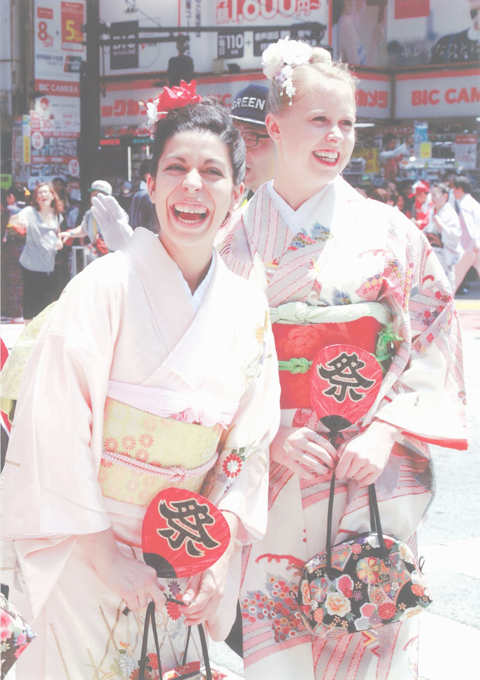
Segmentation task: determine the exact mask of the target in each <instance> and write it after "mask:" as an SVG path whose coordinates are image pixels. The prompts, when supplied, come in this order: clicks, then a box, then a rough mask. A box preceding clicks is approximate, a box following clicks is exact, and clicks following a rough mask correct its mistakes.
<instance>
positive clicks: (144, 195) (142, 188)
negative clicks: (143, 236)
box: [129, 160, 158, 233]
mask: <svg viewBox="0 0 480 680" xmlns="http://www.w3.org/2000/svg"><path fill="white" fill-rule="evenodd" d="M149 175H150V161H148V160H145V161H142V164H141V165H140V176H141V178H142V179H141V180H140V185H139V187H138V191H137V192H136V193H135V194H134V195H133V198H132V204H131V206H130V213H129V224H130V226H131V227H132V229H136V228H137V227H145V229H150V231H153V232H154V233H158V221H157V216H156V214H155V208H154V207H153V203H152V201H151V200H150V194H149V193H148V186H147V180H148V176H149Z"/></svg>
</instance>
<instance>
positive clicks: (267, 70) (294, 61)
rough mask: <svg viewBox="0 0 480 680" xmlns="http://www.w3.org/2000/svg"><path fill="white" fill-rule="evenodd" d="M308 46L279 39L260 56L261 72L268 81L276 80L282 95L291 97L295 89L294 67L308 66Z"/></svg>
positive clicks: (310, 52)
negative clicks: (280, 86)
mask: <svg viewBox="0 0 480 680" xmlns="http://www.w3.org/2000/svg"><path fill="white" fill-rule="evenodd" d="M312 51H313V50H312V48H311V47H310V45H308V44H307V43H304V42H300V41H299V40H289V39H288V38H281V39H280V40H278V41H277V42H276V43H273V44H272V45H269V46H268V47H267V49H266V50H264V52H263V54H262V67H263V72H264V74H265V75H266V77H267V78H268V79H269V80H273V79H274V78H278V79H279V81H280V83H281V85H282V93H283V92H285V93H286V94H287V96H288V97H290V106H291V105H292V97H293V95H294V94H295V92H296V88H295V87H294V85H293V82H292V76H293V69H294V67H295V66H301V65H303V64H308V62H309V61H310V58H311V56H312Z"/></svg>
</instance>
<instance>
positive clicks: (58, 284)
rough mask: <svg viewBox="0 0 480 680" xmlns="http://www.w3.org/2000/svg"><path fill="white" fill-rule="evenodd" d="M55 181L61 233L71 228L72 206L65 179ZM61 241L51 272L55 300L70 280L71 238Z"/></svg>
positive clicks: (58, 178)
mask: <svg viewBox="0 0 480 680" xmlns="http://www.w3.org/2000/svg"><path fill="white" fill-rule="evenodd" d="M55 182H57V186H58V187H59V188H60V191H61V193H60V195H59V199H58V209H59V212H60V214H61V215H62V217H63V219H62V222H61V224H60V232H61V233H63V232H65V231H68V230H69V229H70V228H71V222H72V220H71V219H70V220H69V217H70V212H71V210H72V207H71V205H70V202H69V200H68V193H67V182H65V180H63V179H62V178H61V177H57V178H56V179H54V180H53V183H54V186H55ZM75 212H76V211H74V214H75ZM74 227H75V224H73V227H72V228H74ZM62 241H63V248H61V249H60V250H59V251H57V254H56V256H55V268H54V272H53V277H54V284H53V285H54V298H55V300H58V298H59V297H60V295H61V293H62V290H63V289H64V288H65V286H66V285H67V283H68V282H69V281H70V255H71V253H72V245H73V239H72V238H67V239H65V238H62Z"/></svg>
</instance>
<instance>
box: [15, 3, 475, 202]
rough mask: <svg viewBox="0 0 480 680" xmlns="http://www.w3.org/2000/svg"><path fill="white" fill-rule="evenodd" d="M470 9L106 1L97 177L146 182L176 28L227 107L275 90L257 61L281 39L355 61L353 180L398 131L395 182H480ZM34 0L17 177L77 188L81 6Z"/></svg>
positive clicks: (199, 75) (377, 178)
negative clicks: (154, 110) (27, 103)
mask: <svg viewBox="0 0 480 680" xmlns="http://www.w3.org/2000/svg"><path fill="white" fill-rule="evenodd" d="M475 1H476V0H475ZM472 2H473V4H475V2H474V0H457V2H456V3H455V4H456V7H455V12H452V6H451V0H368V2H367V1H366V0H365V1H363V0H358V1H356V2H343V0H213V1H212V0H163V1H162V2H161V3H159V2H158V0H141V3H140V2H138V3H135V2H133V1H130V0H129V1H128V2H127V1H126V0H125V1H123V2H121V1H120V0H119V1H118V2H111V0H99V5H100V20H101V22H103V23H104V26H105V31H106V33H105V35H104V38H105V40H104V43H103V44H102V46H101V48H100V81H101V98H100V131H101V139H100V149H101V151H100V161H99V166H98V174H99V177H101V178H102V179H106V180H108V181H110V182H111V183H112V184H113V186H114V190H115V191H116V193H119V191H120V187H121V186H122V184H123V182H124V181H125V180H127V181H130V182H131V183H132V184H133V188H135V187H136V186H137V185H138V182H139V180H140V179H141V178H140V177H139V167H140V163H141V162H142V161H143V160H144V159H146V158H148V157H149V156H150V154H151V138H150V130H149V129H148V128H147V126H146V119H147V116H146V104H147V103H148V102H150V101H153V100H154V99H155V97H156V96H158V94H159V92H160V91H161V89H162V87H163V86H164V85H166V84H168V82H169V80H168V70H169V62H170V61H171V59H172V58H175V57H178V55H179V51H178V49H177V44H176V43H177V40H178V35H179V34H180V33H182V32H181V31H179V30H175V29H178V28H179V27H181V28H183V29H184V30H183V33H182V35H183V38H184V43H185V50H184V52H185V55H186V56H190V57H191V59H192V60H193V67H194V72H195V78H196V81H197V89H198V91H199V92H200V93H201V94H204V95H207V94H214V95H218V96H220V97H221V98H222V99H223V101H224V102H225V103H226V104H227V105H229V104H230V103H231V101H232V98H233V97H234V96H235V94H236V93H237V92H238V91H239V90H241V89H242V88H244V87H246V86H247V85H248V83H250V82H257V83H258V82H260V83H262V82H264V83H265V85H268V83H267V81H266V80H265V78H264V76H263V73H262V71H261V54H262V51H263V49H264V48H265V47H266V46H267V45H268V44H269V43H270V42H274V41H276V40H278V39H279V38H284V37H291V38H302V39H304V40H307V41H308V42H310V43H311V44H320V45H322V46H326V47H329V48H331V49H332V51H333V53H334V56H336V57H340V58H342V59H343V60H345V61H348V62H349V63H350V64H351V66H352V67H353V68H354V70H355V73H356V75H357V77H358V79H359V83H358V88H357V105H358V123H359V125H358V128H357V139H358V142H357V146H356V150H355V152H354V158H353V159H352V162H351V163H350V166H349V167H348V168H347V169H346V172H345V175H346V177H347V178H348V179H349V181H351V182H352V184H355V185H359V184H362V183H366V182H369V183H371V182H373V183H374V184H380V183H382V182H383V181H384V178H383V167H382V164H381V163H380V162H379V154H380V152H381V151H382V148H383V138H384V135H385V134H386V133H388V132H393V133H394V134H395V135H397V139H398V143H399V144H400V143H401V142H404V141H407V142H409V146H408V152H407V153H404V154H403V156H402V158H401V160H400V163H399V177H398V178H399V179H401V178H407V177H408V178H413V179H417V178H418V177H421V178H424V179H428V180H436V179H437V178H438V177H442V176H444V175H445V174H446V173H447V172H455V171H457V172H458V171H459V170H460V171H462V172H466V173H467V174H469V175H470V176H471V178H472V179H473V181H474V184H475V185H476V186H477V187H478V186H479V185H480V178H479V176H478V170H477V165H478V162H477V157H478V152H480V149H478V140H479V121H478V120H477V118H479V117H480V42H479V41H478V38H479V36H480V7H479V9H478V10H472V9H471V5H472ZM31 4H32V30H33V32H34V46H35V49H34V53H35V54H34V59H33V61H34V83H35V92H34V95H36V96H34V97H33V101H34V106H33V108H32V110H31V112H30V114H29V115H28V112H27V111H26V112H25V113H26V114H27V115H26V116H24V118H23V119H20V120H17V121H16V125H15V127H14V149H15V153H16V154H17V157H18V156H20V157H21V158H20V159H18V162H17V164H16V167H15V169H14V172H17V174H18V173H20V174H21V179H22V181H27V182H29V183H30V185H34V184H35V183H36V182H38V180H39V178H43V179H46V178H51V177H52V176H53V175H56V174H59V175H61V176H64V177H66V178H68V179H69V180H70V181H73V182H75V180H78V175H79V171H80V170H79V164H78V153H77V148H76V145H77V144H78V135H79V132H80V127H79V126H80V115H79V111H80V89H79V79H80V76H79V71H80V63H81V61H82V59H85V49H86V48H85V45H84V44H83V43H84V34H82V26H83V23H84V22H85V17H86V4H85V0H77V1H76V2H64V1H63V0H31ZM479 4H480V3H479ZM137 5H138V7H137ZM140 10H141V11H140ZM169 28H170V29H171V30H168V29H169ZM186 29H188V30H186ZM152 36H153V37H152ZM155 36H156V37H157V38H160V39H161V40H162V41H161V42H152V41H154V40H155ZM142 40H145V42H142ZM15 135H16V137H15ZM20 160H21V161H22V162H20ZM25 161H28V162H25ZM99 177H92V178H91V179H92V180H93V179H98V178H99Z"/></svg>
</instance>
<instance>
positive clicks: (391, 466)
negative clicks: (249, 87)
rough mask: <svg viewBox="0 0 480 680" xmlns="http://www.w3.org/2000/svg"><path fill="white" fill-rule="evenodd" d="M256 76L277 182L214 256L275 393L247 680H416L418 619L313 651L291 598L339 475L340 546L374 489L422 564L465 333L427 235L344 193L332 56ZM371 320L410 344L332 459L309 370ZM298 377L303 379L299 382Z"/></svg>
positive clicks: (458, 421) (306, 58)
mask: <svg viewBox="0 0 480 680" xmlns="http://www.w3.org/2000/svg"><path fill="white" fill-rule="evenodd" d="M263 61H264V73H265V75H266V76H267V77H268V78H269V79H270V80H271V84H270V93H269V97H268V100H267V117H266V126H267V130H268V133H269V135H270V137H271V138H272V139H273V142H274V145H275V151H276V165H275V175H274V178H273V181H272V182H268V183H267V184H264V185H263V186H262V187H260V189H259V190H258V191H257V193H256V194H255V196H254V197H253V198H252V199H251V201H249V203H248V204H247V205H246V206H245V207H243V208H242V210H241V212H240V214H239V215H235V216H234V218H233V221H232V223H231V224H230V226H229V227H226V229H225V232H226V233H224V234H223V235H222V236H223V241H222V243H221V244H219V246H218V247H219V250H220V253H221V255H222V257H223V258H224V261H225V262H226V263H227V266H228V267H229V269H230V270H231V271H233V272H234V273H237V274H238V275H240V276H242V277H244V278H247V279H248V280H250V281H253V282H256V283H257V285H259V287H260V288H261V289H262V290H264V291H265V292H266V294H267V297H268V299H269V304H270V313H271V318H272V322H273V323H272V326H273V330H274V335H275V337H276V346H277V353H278V359H279V368H280V381H281V385H282V394H281V407H282V416H281V426H280V429H279V432H278V435H277V436H276V438H275V440H274V442H273V444H272V446H271V468H270V510H269V523H268V527H267V534H266V536H265V538H264V539H263V540H262V541H260V542H259V543H258V544H255V545H253V546H252V549H251V551H250V552H249V553H248V561H247V564H246V565H245V576H244V581H243V587H242V598H241V605H242V615H243V634H244V661H245V678H246V680H258V678H276V680H290V679H291V678H292V677H298V678H302V680H314V679H315V678H316V679H318V680H320V678H324V677H326V676H325V673H327V672H328V673H331V674H332V677H333V676H334V675H335V670H334V669H340V668H342V669H349V670H348V671H347V670H345V673H347V672H348V674H349V677H352V678H354V677H358V678H360V677H361V678H373V677H377V678H382V680H390V678H402V680H404V679H406V678H408V677H416V676H417V670H416V669H417V666H416V663H417V651H418V650H417V644H418V638H417V632H416V631H417V626H418V617H417V619H415V618H409V615H406V616H403V615H402V618H403V619H404V620H402V621H399V622H398V623H396V624H394V625H388V626H385V627H384V628H383V629H382V631H381V633H380V636H381V650H380V651H379V652H378V655H377V654H374V653H372V652H371V651H370V650H369V649H368V648H367V647H366V645H365V640H364V637H363V636H362V634H361V632H359V633H355V634H352V635H351V634H346V633H345V631H344V630H343V629H342V627H341V622H342V621H343V618H342V617H343V616H344V615H345V613H346V610H343V611H341V612H339V617H338V621H339V624H338V625H339V627H338V628H337V629H335V630H333V631H332V632H331V637H330V635H328V636H327V638H319V637H316V636H312V635H310V634H309V633H308V632H307V631H306V630H305V628H304V627H303V625H302V622H301V619H300V616H299V613H298V609H297V606H296V603H295V600H294V594H295V592H296V589H297V583H298V569H299V567H301V566H302V565H304V564H305V563H306V562H307V561H308V560H309V559H310V558H311V557H313V555H315V554H316V553H320V552H321V551H322V550H324V549H325V543H326V517H327V501H328V486H329V483H330V478H331V471H332V470H333V469H335V472H336V494H335V506H334V508H335V509H334V512H335V519H334V527H333V536H337V539H336V540H337V541H338V540H339V538H338V537H340V538H341V537H343V536H345V535H348V534H350V533H354V532H359V531H365V529H366V527H367V526H368V521H369V520H368V507H367V506H368V501H367V498H368V494H366V493H365V485H367V484H369V483H371V482H377V483H376V488H377V494H378V496H379V499H380V502H379V506H380V515H381V518H382V524H383V529H384V531H385V532H386V533H387V534H390V535H394V536H395V537H397V538H400V539H402V540H407V541H408V542H409V544H410V545H411V546H412V547H413V548H414V545H415V532H416V529H417V527H418V525H419V523H420V521H421V519H422V517H423V515H424V513H425V511H426V509H427V507H428V506H429V504H430V501H431V500H432V495H433V489H432V483H431V460H430V454H429V450H428V443H429V442H435V443H436V444H439V445H440V446H446V447H448V448H450V447H452V446H453V447H456V448H466V434H465V421H464V406H463V401H462V398H461V395H462V394H463V390H464V385H463V379H462V369H461V346H460V342H461V338H460V331H459V322H458V317H457V315H456V314H455V313H454V310H453V302H452V296H451V293H450V288H449V284H448V281H447V279H446V276H445V273H444V271H443V269H442V267H441V265H440V263H439V262H438V260H437V258H436V257H434V256H433V253H432V250H431V248H430V246H429V245H428V243H427V241H426V239H425V238H424V237H423V235H422V234H420V232H419V230H418V229H417V228H416V227H415V226H414V225H413V224H412V223H411V221H410V220H408V219H407V218H406V217H405V216H404V215H402V213H401V212H400V211H398V210H395V209H394V208H391V207H389V206H387V205H383V204H381V203H379V202H377V201H372V200H369V199H364V198H363V197H362V196H360V195H359V193H358V192H357V191H355V189H353V188H352V187H351V186H350V185H349V184H348V183H347V182H346V181H345V180H344V179H343V178H342V177H341V173H342V171H343V169H344V168H345V167H346V165H347V163H348V162H349V159H350V157H351V154H352V151H353V148H354V144H355V81H354V78H353V77H352V76H351V74H350V72H349V71H348V69H347V67H346V66H345V65H344V64H341V63H336V62H332V59H331V57H330V54H329V53H328V52H327V51H326V50H323V49H321V48H310V47H309V46H307V45H305V44H303V43H297V42H294V41H284V40H281V41H279V42H278V43H277V44H275V45H273V46H270V47H269V48H268V49H267V50H266V52H265V53H264V55H263ZM368 314H376V315H377V317H376V318H378V319H380V320H381V321H380V323H381V326H382V327H388V328H390V329H391V331H392V332H393V333H394V334H396V335H398V337H399V338H401V339H400V340H395V341H394V346H395V347H394V349H393V347H392V348H391V354H392V359H393V360H392V361H391V363H390V362H388V363H387V364H386V365H385V371H386V372H385V375H384V378H383V381H382V385H381V389H380V393H379V396H378V397H377V400H376V402H375V405H374V407H373V408H372V409H371V411H370V412H369V413H368V414H367V415H366V416H365V417H363V418H362V419H361V420H359V421H358V422H357V423H355V424H354V425H353V426H351V427H349V428H348V429H347V430H345V431H344V433H343V434H340V435H337V437H336V438H335V439H334V445H332V444H331V443H330V442H329V441H328V439H327V437H328V431H327V428H326V427H325V425H324V424H323V423H322V421H321V420H320V416H319V415H317V412H316V411H315V409H314V406H313V404H312V402H311V398H310V393H309V381H310V380H311V379H312V377H311V369H310V368H308V366H309V362H311V361H313V360H314V358H315V356H316V354H317V352H318V351H319V350H320V349H321V348H322V347H323V346H324V345H325V344H335V343H336V342H348V344H353V345H355V344H357V343H358V342H360V341H364V340H365V337H364V334H360V336H356V335H355V332H354V331H353V329H352V330H351V332H350V333H349V340H348V341H347V340H346V338H345V335H341V337H339V336H338V335H335V332H334V331H333V329H332V331H330V329H331V328H332V326H333V325H334V324H330V323H328V320H329V319H330V320H331V319H332V318H333V315H335V316H334V318H335V320H337V321H338V322H339V323H343V322H345V323H347V324H348V321H349V320H352V319H358V318H360V317H362V318H364V315H368ZM372 323H373V322H372ZM342 332H343V331H342ZM324 333H325V334H326V335H324ZM374 347H375V342H373V344H372V348H374ZM372 351H375V350H374V349H372ZM301 362H303V364H304V365H305V369H304V370H306V373H304V374H303V373H298V372H297V370H296V368H295V367H296V366H297V365H298V364H299V363H301ZM289 367H290V370H292V371H293V372H292V373H290V372H289ZM302 370H303V369H302ZM459 395H460V396H459ZM404 479H408V484H405V483H404V482H403V480H404ZM339 636H341V637H339ZM327 669H329V670H328V671H327ZM342 672H343V671H342Z"/></svg>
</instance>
